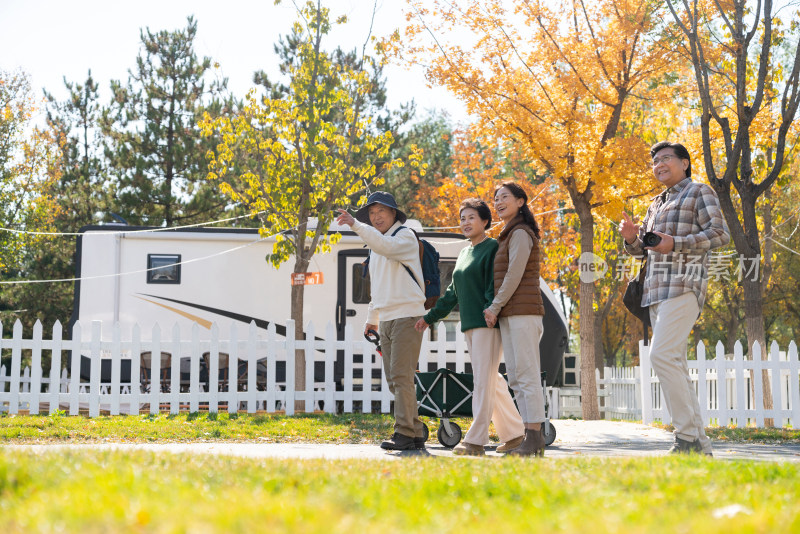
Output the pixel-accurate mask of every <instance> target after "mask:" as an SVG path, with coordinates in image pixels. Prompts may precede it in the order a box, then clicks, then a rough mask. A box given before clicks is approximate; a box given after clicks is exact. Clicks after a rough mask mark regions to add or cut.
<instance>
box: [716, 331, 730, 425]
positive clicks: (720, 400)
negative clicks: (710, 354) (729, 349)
mask: <svg viewBox="0 0 800 534" xmlns="http://www.w3.org/2000/svg"><path fill="white" fill-rule="evenodd" d="M727 362H728V360H727V359H726V358H725V347H724V345H723V344H722V342H721V341H718V342H717V358H716V367H717V410H718V413H719V416H718V418H717V424H719V426H728V425H729V424H730V415H729V414H728V405H729V404H730V403H729V401H728V366H727Z"/></svg>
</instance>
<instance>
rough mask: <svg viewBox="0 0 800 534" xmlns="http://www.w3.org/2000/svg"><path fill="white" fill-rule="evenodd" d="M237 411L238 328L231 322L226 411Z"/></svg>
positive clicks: (230, 412)
mask: <svg viewBox="0 0 800 534" xmlns="http://www.w3.org/2000/svg"><path fill="white" fill-rule="evenodd" d="M238 412H239V329H238V328H237V327H236V323H231V339H230V341H229V342H228V413H229V414H232V413H238Z"/></svg>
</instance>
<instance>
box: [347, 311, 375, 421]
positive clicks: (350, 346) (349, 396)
mask: <svg viewBox="0 0 800 534" xmlns="http://www.w3.org/2000/svg"><path fill="white" fill-rule="evenodd" d="M364 357H365V358H366V357H367V356H366V355H365V356H364ZM370 380H371V379H370ZM344 413H353V326H352V325H349V324H348V325H345V327H344Z"/></svg>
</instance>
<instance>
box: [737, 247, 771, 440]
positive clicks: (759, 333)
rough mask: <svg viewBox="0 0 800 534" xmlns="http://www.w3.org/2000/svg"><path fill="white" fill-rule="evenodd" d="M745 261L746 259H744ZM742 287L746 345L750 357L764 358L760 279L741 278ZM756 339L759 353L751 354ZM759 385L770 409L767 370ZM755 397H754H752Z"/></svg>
mask: <svg viewBox="0 0 800 534" xmlns="http://www.w3.org/2000/svg"><path fill="white" fill-rule="evenodd" d="M759 260H760V258H758V257H756V258H753V259H752V260H751V261H755V262H758V261H759ZM745 261H747V260H745ZM742 287H743V289H744V317H745V322H744V324H745V332H746V333H747V347H748V351H747V352H748V353H749V354H750V359H751V360H753V361H755V360H756V359H757V358H760V359H761V360H766V359H767V355H768V354H769V351H768V350H767V343H766V333H765V332H764V311H763V306H762V300H761V280H759V279H757V278H756V279H755V280H754V279H752V278H749V277H745V278H743V279H742ZM756 341H758V343H759V345H761V354H753V343H755V342H756ZM750 377H751V379H752V382H751V383H752V384H753V387H755V381H756V377H755V373H754V372H753V371H751V372H750ZM761 385H762V391H763V392H764V403H763V405H764V409H765V410H771V409H772V389H770V388H771V386H770V381H769V374H768V373H767V371H762V372H761ZM753 398H754V399H755V397H753ZM773 425H774V421H773V419H772V418H765V419H764V426H766V427H771V426H773Z"/></svg>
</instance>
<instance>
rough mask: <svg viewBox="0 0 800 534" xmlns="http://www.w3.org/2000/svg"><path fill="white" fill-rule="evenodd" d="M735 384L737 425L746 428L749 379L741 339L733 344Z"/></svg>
mask: <svg viewBox="0 0 800 534" xmlns="http://www.w3.org/2000/svg"><path fill="white" fill-rule="evenodd" d="M733 386H734V387H735V388H736V391H735V394H736V406H735V411H736V413H735V417H736V425H737V426H739V427H741V428H744V427H745V426H747V414H745V410H746V408H747V401H746V393H745V391H746V389H747V380H745V376H744V350H742V344H741V342H739V341H737V342H736V343H735V344H734V346H733Z"/></svg>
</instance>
